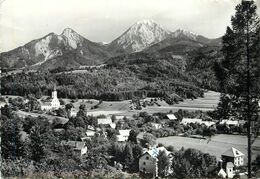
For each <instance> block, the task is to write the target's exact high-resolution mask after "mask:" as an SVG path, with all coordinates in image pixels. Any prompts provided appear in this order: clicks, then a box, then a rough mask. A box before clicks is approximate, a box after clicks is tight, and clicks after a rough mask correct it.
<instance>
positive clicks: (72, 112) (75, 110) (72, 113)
mask: <svg viewBox="0 0 260 179" xmlns="http://www.w3.org/2000/svg"><path fill="white" fill-rule="evenodd" d="M77 114H78V110H77V109H75V108H72V109H71V111H70V116H72V117H76V116H77Z"/></svg>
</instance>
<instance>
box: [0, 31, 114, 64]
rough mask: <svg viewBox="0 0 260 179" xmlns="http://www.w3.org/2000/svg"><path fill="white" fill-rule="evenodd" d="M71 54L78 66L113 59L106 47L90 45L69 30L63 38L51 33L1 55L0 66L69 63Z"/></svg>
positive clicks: (92, 43) (64, 33)
mask: <svg viewBox="0 0 260 179" xmlns="http://www.w3.org/2000/svg"><path fill="white" fill-rule="evenodd" d="M70 52H71V54H73V55H74V57H73V58H71V59H70V60H71V61H75V60H76V62H75V63H74V62H71V63H74V64H79V65H93V64H98V63H101V62H102V60H103V59H106V58H109V57H110V56H111V55H110V53H108V52H107V51H106V49H105V47H104V46H103V45H101V44H98V43H95V42H91V41H89V40H87V39H85V38H84V37H82V36H81V35H79V34H78V33H76V32H75V31H74V30H72V29H70V28H67V29H65V30H64V31H63V32H62V34H61V35H57V34H54V33H50V34H48V35H46V36H45V37H43V38H40V39H37V40H33V41H31V42H29V43H27V44H25V45H24V46H21V47H18V48H16V49H14V50H11V51H9V52H5V53H1V54H0V66H1V67H2V68H21V67H28V66H41V65H42V64H44V63H47V61H51V60H57V59H60V60H62V59H64V58H65V59H66V55H68V54H70ZM63 57H64V58H63Z"/></svg>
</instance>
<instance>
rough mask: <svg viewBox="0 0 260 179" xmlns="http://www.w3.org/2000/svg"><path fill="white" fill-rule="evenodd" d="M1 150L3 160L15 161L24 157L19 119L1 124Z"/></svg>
mask: <svg viewBox="0 0 260 179" xmlns="http://www.w3.org/2000/svg"><path fill="white" fill-rule="evenodd" d="M1 150H2V157H3V158H10V159H17V158H20V157H23V156H25V155H26V152H25V144H24V142H23V141H22V140H21V123H20V121H19V119H16V118H15V119H8V120H7V121H5V122H3V123H2V126H1Z"/></svg>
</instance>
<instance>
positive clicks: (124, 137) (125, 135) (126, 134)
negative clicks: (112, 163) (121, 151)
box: [117, 129, 131, 142]
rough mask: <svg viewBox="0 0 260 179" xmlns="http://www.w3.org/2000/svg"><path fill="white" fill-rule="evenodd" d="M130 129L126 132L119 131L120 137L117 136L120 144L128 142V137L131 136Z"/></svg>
mask: <svg viewBox="0 0 260 179" xmlns="http://www.w3.org/2000/svg"><path fill="white" fill-rule="evenodd" d="M130 131H131V130H130V129H126V130H119V135H117V141H118V142H125V141H127V140H128V137H129V135H130Z"/></svg>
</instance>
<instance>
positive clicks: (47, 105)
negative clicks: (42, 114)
mask: <svg viewBox="0 0 260 179" xmlns="http://www.w3.org/2000/svg"><path fill="white" fill-rule="evenodd" d="M58 108H60V101H59V99H58V97H57V91H56V89H54V91H53V92H52V94H51V98H48V99H47V100H45V101H43V102H42V104H41V110H46V111H49V110H53V109H58Z"/></svg>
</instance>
